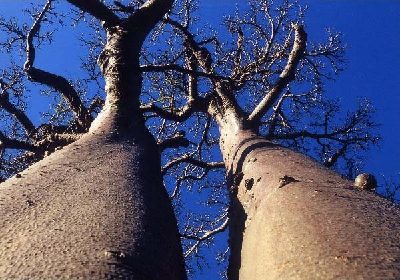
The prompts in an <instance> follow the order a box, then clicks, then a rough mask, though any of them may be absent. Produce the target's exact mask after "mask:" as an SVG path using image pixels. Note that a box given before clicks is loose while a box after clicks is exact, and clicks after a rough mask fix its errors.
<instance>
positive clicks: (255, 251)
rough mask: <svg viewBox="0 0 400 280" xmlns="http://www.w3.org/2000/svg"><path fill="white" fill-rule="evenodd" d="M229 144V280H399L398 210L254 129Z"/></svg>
mask: <svg viewBox="0 0 400 280" xmlns="http://www.w3.org/2000/svg"><path fill="white" fill-rule="evenodd" d="M231 131H232V130H231ZM221 134H222V135H223V137H224V135H225V134H224V130H221ZM223 140H224V141H222V142H221V147H222V150H223V152H224V158H225V161H226V163H228V164H227V166H228V168H230V171H231V174H230V178H231V180H230V181H231V191H232V208H231V218H230V221H231V222H232V224H231V228H230V229H231V230H230V245H231V249H232V250H231V257H230V264H229V270H228V274H229V279H310V278H312V279H356V278H362V279H367V278H368V279H378V278H379V279H398V278H399V277H400V246H399V244H398V240H399V238H400V226H399V224H398V221H399V218H400V210H399V208H398V207H396V206H394V205H393V204H391V203H390V202H388V201H387V200H385V199H384V198H381V197H379V196H377V195H376V194H374V193H372V192H368V191H361V190H358V189H354V188H353V186H352V185H353V184H352V182H350V181H347V180H344V179H342V178H341V176H339V175H338V174H337V173H335V172H332V171H330V170H328V169H326V168H324V167H322V166H320V165H319V164H318V163H316V162H314V161H313V160H311V159H310V158H308V157H306V156H304V155H301V154H298V153H296V152H293V151H290V150H288V149H285V148H282V147H280V146H277V145H273V144H272V143H270V142H267V141H265V140H263V139H262V138H260V137H257V135H256V134H255V133H253V132H251V131H247V130H239V131H237V132H236V133H235V134H232V133H231V134H229V133H226V137H224V139H223Z"/></svg>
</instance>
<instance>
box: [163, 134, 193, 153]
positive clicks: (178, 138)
mask: <svg viewBox="0 0 400 280" xmlns="http://www.w3.org/2000/svg"><path fill="white" fill-rule="evenodd" d="M157 144H158V148H159V150H160V152H163V151H164V150H166V149H171V148H179V147H185V148H187V147H188V146H189V145H190V141H189V140H188V139H187V138H186V137H185V134H184V133H180V132H178V133H176V134H175V135H173V136H172V137H170V138H168V139H165V140H162V141H158V143H157Z"/></svg>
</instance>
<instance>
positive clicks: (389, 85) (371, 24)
mask: <svg viewBox="0 0 400 280" xmlns="http://www.w3.org/2000/svg"><path fill="white" fill-rule="evenodd" d="M308 2H309V10H308V16H307V23H308V27H309V33H310V35H311V38H312V36H318V32H319V31H318V30H322V29H323V28H325V27H332V28H334V29H335V30H337V31H340V32H342V33H343V36H344V42H346V44H347V46H348V47H347V55H346V58H347V67H346V69H345V71H344V72H342V73H341V75H340V76H339V77H338V78H337V80H336V81H335V82H334V83H331V84H330V85H329V87H328V94H329V95H334V96H338V97H340V98H341V99H342V100H343V102H344V103H347V104H351V103H353V102H355V100H356V99H357V98H360V97H367V98H368V99H370V100H371V101H372V102H373V104H374V106H375V108H376V110H377V112H376V120H377V122H378V123H380V124H381V128H380V133H381V136H382V138H383V141H382V142H381V145H380V147H379V148H378V149H374V150H373V151H371V152H370V153H368V156H367V160H366V168H365V170H366V171H369V172H372V173H374V174H376V175H377V176H378V179H382V178H380V177H381V176H380V175H381V174H385V175H386V176H395V175H396V174H398V173H399V172H400V166H399V163H400V139H399V137H400V132H399V121H400V107H399V104H400V71H399V70H398V66H399V65H400V1H393V0H392V1H390V0H379V1H373V0H371V1H368V0H362V1H361V0H346V1H344V0H336V1H334V0H325V1H323V0H309V1H308Z"/></svg>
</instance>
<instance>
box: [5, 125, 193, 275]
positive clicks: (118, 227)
mask: <svg viewBox="0 0 400 280" xmlns="http://www.w3.org/2000/svg"><path fill="white" fill-rule="evenodd" d="M20 176H21V178H18V177H19V176H17V177H14V178H12V179H10V180H8V181H6V182H5V183H3V184H2V185H1V187H0V213H1V216H0V278H1V279H55V278H60V277H61V278H65V279H71V278H72V279H75V278H80V279H115V278H123V279H143V280H144V279H185V271H184V263H183V258H182V254H181V248H180V242H179V237H178V231H177V226H176V220H175V217H174V215H173V210H172V207H171V206H170V201H169V199H168V196H167V193H166V192H165V190H164V188H163V185H162V181H161V176H160V164H159V156H158V153H157V149H156V146H155V143H154V140H153V139H152V137H151V136H150V135H149V134H148V132H147V131H146V130H145V129H143V128H142V127H136V128H134V130H133V131H126V132H118V133H113V134H108V133H104V134H88V135H86V136H85V137H84V138H83V139H81V140H79V141H78V142H75V143H73V144H71V145H69V146H67V147H65V148H64V149H63V150H61V151H58V152H55V153H54V154H52V155H51V156H49V157H47V158H45V159H44V160H42V161H41V162H39V163H37V164H35V165H34V166H32V167H30V168H29V169H27V170H26V171H24V172H22V173H21V175H20Z"/></svg>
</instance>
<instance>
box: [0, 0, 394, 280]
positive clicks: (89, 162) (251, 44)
mask: <svg viewBox="0 0 400 280" xmlns="http://www.w3.org/2000/svg"><path fill="white" fill-rule="evenodd" d="M52 2H53V1H48V2H47V4H46V6H45V7H44V8H43V9H42V10H41V11H40V12H39V13H35V12H32V11H31V13H32V14H33V15H34V16H33V18H34V23H33V24H32V25H22V27H19V26H18V25H17V24H16V22H14V21H13V20H11V21H7V20H2V21H1V27H2V30H3V31H4V32H6V33H7V34H8V36H9V37H8V38H9V39H8V40H7V41H5V42H3V43H2V46H3V48H5V49H7V48H8V49H9V50H10V51H11V52H12V51H13V50H15V48H17V49H18V48H21V47H22V48H23V49H24V50H25V52H24V53H23V56H24V64H23V65H24V66H23V67H18V66H17V65H15V66H14V67H13V68H10V69H12V71H5V72H4V75H3V80H2V90H3V92H2V95H1V96H2V97H1V103H0V104H1V106H2V108H3V109H4V112H6V114H5V116H4V119H7V120H8V121H9V122H10V125H9V126H8V127H6V128H5V129H6V132H4V133H1V134H0V137H1V138H0V139H1V143H2V149H3V150H4V152H3V153H2V157H3V158H2V159H3V162H2V164H3V166H4V167H3V169H2V172H3V174H4V175H3V176H4V177H9V176H10V175H13V174H15V173H17V172H19V173H17V175H16V176H15V177H14V178H12V179H10V180H8V181H7V182H6V183H4V184H3V185H2V187H3V189H2V190H1V196H2V205H1V207H2V213H3V212H4V213H5V215H4V218H2V223H3V224H4V226H3V227H2V228H3V229H2V231H1V235H2V241H4V242H5V243H4V244H5V245H4V246H3V248H6V249H5V250H3V251H2V265H1V269H2V270H0V271H1V273H3V275H5V276H9V275H16V276H19V277H21V276H24V275H26V276H36V277H45V276H48V277H50V276H51V277H54V276H57V275H62V276H90V275H91V276H92V277H96V278H100V277H108V276H110V275H111V276H113V277H116V276H120V275H122V276H127V277H136V278H135V279H161V278H162V279H164V278H166V279H180V278H185V275H184V272H183V271H184V269H183V264H182V255H181V253H180V249H179V245H180V242H179V239H178V233H177V228H176V220H175V218H174V217H173V214H172V211H171V207H170V203H169V201H168V197H167V195H166V193H165V190H164V189H163V188H162V183H161V175H164V178H166V180H165V184H166V185H167V186H171V185H173V188H172V190H171V194H170V198H171V199H173V202H174V204H175V205H176V209H178V211H177V212H178V213H179V212H181V211H179V210H180V209H181V208H182V207H179V206H180V203H181V202H182V200H183V199H184V195H183V194H182V192H183V189H184V187H185V186H186V187H194V186H195V185H196V183H195V182H198V181H200V182H201V180H204V179H205V180H207V179H209V180H210V178H211V180H214V181H215V177H216V175H215V172H221V171H222V170H223V168H224V169H225V173H226V184H227V188H226V189H224V188H223V187H221V185H223V183H222V182H219V183H217V184H215V185H213V186H212V187H213V191H212V192H211V196H210V197H207V202H208V205H209V204H214V205H217V207H218V209H219V210H220V211H221V212H220V213H217V214H215V213H214V216H215V217H214V220H211V221H207V220H206V219H203V218H204V217H203V218H200V219H198V220H196V223H194V224H190V223H188V224H183V225H181V229H182V230H181V234H180V235H181V236H182V237H184V238H186V239H187V240H188V241H187V242H185V248H187V250H185V256H188V257H189V256H190V255H191V254H193V253H195V252H196V250H197V249H198V248H199V246H201V244H202V242H204V241H209V240H210V237H212V236H213V235H215V234H217V233H219V232H221V231H223V230H225V229H226V228H227V226H228V225H229V228H230V231H229V235H230V236H229V245H230V250H231V251H230V258H229V269H228V276H229V278H230V279H238V278H240V279H265V278H279V277H281V278H282V277H284V276H285V277H290V276H291V275H292V276H295V275H296V276H298V277H304V278H305V277H307V276H309V275H315V277H323V278H326V277H347V278H352V277H355V276H362V275H365V276H367V275H368V276H369V277H371V276H381V277H382V276H383V277H384V276H390V275H396V273H398V271H399V269H398V263H397V262H396V259H397V258H398V255H399V247H398V246H397V245H396V243H397V242H396V240H397V239H398V237H399V236H398V234H399V231H398V225H396V219H397V218H398V217H399V211H398V210H397V208H395V207H392V205H391V204H390V203H388V202H387V201H385V200H384V199H382V198H379V197H377V196H376V195H374V194H373V193H371V192H368V191H358V190H357V189H354V188H353V187H352V183H351V182H349V181H347V180H345V179H343V178H342V177H341V176H340V175H338V174H337V173H335V172H333V171H331V170H329V169H327V168H326V167H336V168H343V167H344V166H346V167H348V166H354V157H353V155H354V154H357V153H358V150H359V149H366V148H368V146H369V145H371V144H374V143H375V142H376V140H377V137H376V136H374V134H372V133H370V132H371V126H372V125H373V123H372V122H371V115H370V113H371V110H370V107H369V105H368V104H367V103H363V104H361V105H362V106H361V107H360V108H359V109H357V110H356V111H355V112H354V113H353V114H349V115H348V116H347V118H346V119H345V120H344V122H343V123H340V122H339V121H338V120H337V119H336V116H337V114H338V111H339V107H338V105H337V104H335V103H334V102H333V101H326V100H324V99H323V98H322V93H323V82H324V79H326V78H329V76H330V75H334V74H335V73H337V72H339V71H340V64H341V60H342V55H343V46H342V44H341V41H340V36H339V34H333V33H329V34H328V37H327V41H326V42H323V43H319V44H312V43H310V42H308V40H307V33H306V28H305V27H304V25H303V20H304V19H303V11H302V10H301V9H298V7H297V3H295V2H293V3H292V2H289V1H283V2H282V3H280V4H273V3H271V2H269V1H250V2H249V6H248V8H246V9H243V10H240V11H238V12H236V13H234V14H233V15H231V16H230V17H227V18H226V19H225V25H226V27H227V30H226V31H225V33H224V35H218V34H217V33H216V32H215V31H213V30H211V31H209V32H201V31H198V30H199V28H198V24H199V23H198V22H197V21H196V19H195V18H196V17H195V16H194V12H195V8H196V5H195V4H196V3H195V2H194V1H177V3H176V6H175V7H174V9H172V10H171V11H170V12H167V11H168V10H170V8H171V5H172V3H171V2H172V1H163V2H161V1H147V2H145V3H142V2H141V1H137V2H132V3H123V2H113V3H109V1H105V2H104V3H102V2H100V1H97V0H91V1H78V0H70V1H67V2H69V3H70V4H72V5H74V6H75V7H76V8H78V13H76V14H75V15H74V16H73V20H74V22H75V23H76V24H81V23H82V22H84V21H87V22H90V23H91V28H92V33H91V34H92V35H93V36H90V35H89V34H88V35H85V37H84V38H82V42H83V45H84V46H85V47H86V48H87V49H88V52H87V54H88V55H87V58H86V59H85V60H84V62H83V68H84V69H85V70H87V73H88V75H87V76H86V79H82V80H81V81H80V82H76V83H75V84H74V83H72V82H71V81H69V80H67V79H66V78H64V77H62V76H61V75H56V74H53V73H50V72H47V71H44V70H42V69H40V68H38V67H37V66H35V53H36V50H37V49H38V47H39V46H40V45H42V44H43V43H45V42H46V41H47V40H49V39H51V38H52V32H51V31H49V30H51V28H50V29H49V30H47V31H48V32H46V24H47V23H50V22H51V23H54V22H55V19H60V18H61V16H63V17H62V18H63V19H64V20H65V17H66V15H65V14H64V15H62V14H61V12H59V11H58V9H57V5H54V6H52V4H53V3H52ZM71 7H72V6H71ZM241 8H242V6H241ZM93 18H94V20H93ZM98 21H101V24H100V22H98ZM157 23H159V24H158V25H157ZM61 24H63V23H61ZM47 28H49V27H47ZM196 30H197V31H196ZM86 31H89V30H86ZM150 33H151V35H150V36H148V37H147V35H149V34H150ZM146 37H147V39H146ZM35 42H36V45H35ZM21 43H22V46H21V45H20V44H21ZM143 43H144V45H143ZM25 44H26V47H25ZM96 61H97V62H98V64H99V67H98V68H97V67H96V66H95V62H96ZM142 77H143V79H144V80H143V82H142ZM26 78H28V79H29V80H30V82H33V83H36V84H37V83H39V84H42V85H45V86H47V87H49V88H50V89H51V90H52V91H55V92H57V93H59V94H60V96H62V99H60V103H58V104H56V106H55V108H56V109H57V110H56V111H55V114H53V115H51V116H50V117H49V118H48V119H47V122H46V123H44V124H42V125H40V126H35V125H34V124H33V122H32V121H31V120H30V119H29V117H28V115H27V113H26V111H25V107H26V106H24V105H25V104H24V102H23V100H24V94H23V92H24V90H25V88H26V85H27V84H28V83H29V82H28V81H27V80H26ZM103 81H105V93H106V98H105V101H103V100H102V94H99V96H97V94H96V93H93V92H91V91H94V92H96V90H94V89H95V88H96V85H97V84H99V85H100V88H101V85H102V83H103ZM85 83H86V84H87V85H88V84H91V85H92V86H86V87H82V86H79V85H82V84H85ZM93 84H94V86H93ZM84 96H86V97H84ZM84 98H87V99H88V100H87V101H85V100H84ZM99 108H102V111H101V113H100V114H99V115H98V116H96V114H97V112H98V110H99ZM94 119H95V120H94ZM93 120H94V121H93ZM145 122H146V125H147V128H146V127H145ZM148 131H150V132H151V133H152V134H153V136H151V135H150V134H149V132H148ZM218 131H219V132H218ZM154 138H156V140H157V141H154ZM70 143H72V144H70ZM156 143H157V144H158V147H157V146H156ZM68 144H70V145H68ZM66 145H68V146H66ZM64 146H65V147H64ZM217 146H219V149H220V151H221V153H222V157H223V162H219V161H218V160H219V159H218V156H216V150H217V149H218V147H217ZM62 147H64V148H62ZM285 147H286V148H285ZM287 147H289V148H291V149H288V148H287ZM61 148H62V149H61ZM14 150H19V151H20V152H17V153H16V152H15V151H14ZM57 150H59V151H57ZM293 150H297V151H300V152H303V153H308V154H309V155H311V156H313V157H315V158H316V159H318V160H320V161H321V162H322V164H323V165H325V166H326V167H323V166H322V165H320V164H317V163H316V162H315V161H313V160H311V159H310V158H308V157H306V156H304V155H302V154H301V153H299V152H295V151H293ZM10 151H11V152H10ZM159 152H162V153H163V158H162V162H163V163H164V165H163V167H162V168H160V161H159ZM44 157H45V158H44ZM42 158H44V159H43V160H42V161H40V162H39V163H37V164H35V165H33V166H32V167H31V168H29V169H27V170H26V171H22V172H20V171H21V169H23V168H25V167H26V166H27V165H29V164H31V163H32V162H35V161H38V160H40V159H42ZM213 172H214V173H213ZM93 177H94V178H93ZM220 181H221V180H220ZM224 196H225V198H224ZM226 196H229V197H230V201H229V202H228V201H227V199H226ZM179 198H180V199H181V200H179ZM228 208H229V211H228ZM3 209H4V210H3ZM365 209H366V210H365ZM228 212H229V213H228ZM228 216H229V217H228ZM207 222H209V223H207ZM16 231H18V232H19V236H22V237H21V238H19V239H16V238H14V237H13V235H12V233H13V232H16ZM88 233H89V234H88ZM3 236H4V238H3ZM26 236H32V238H31V239H28V238H26ZM163 239H164V240H163ZM64 240H66V244H64ZM7 244H8V245H7ZM55 248H56V249H55ZM59 248H63V249H65V250H59ZM60 251H61V252H62V253H60ZM31 254H36V255H38V256H39V257H37V258H35V259H34V260H33V259H32V258H29V256H31ZM254 255H255V256H257V258H256V259H255V258H254V257H253V256H254ZM14 259H17V260H25V259H29V261H28V262H27V264H28V266H26V267H25V268H24V269H21V268H20V267H18V266H14V267H13V266H12V264H13V262H14ZM65 260H67V261H65Z"/></svg>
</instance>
